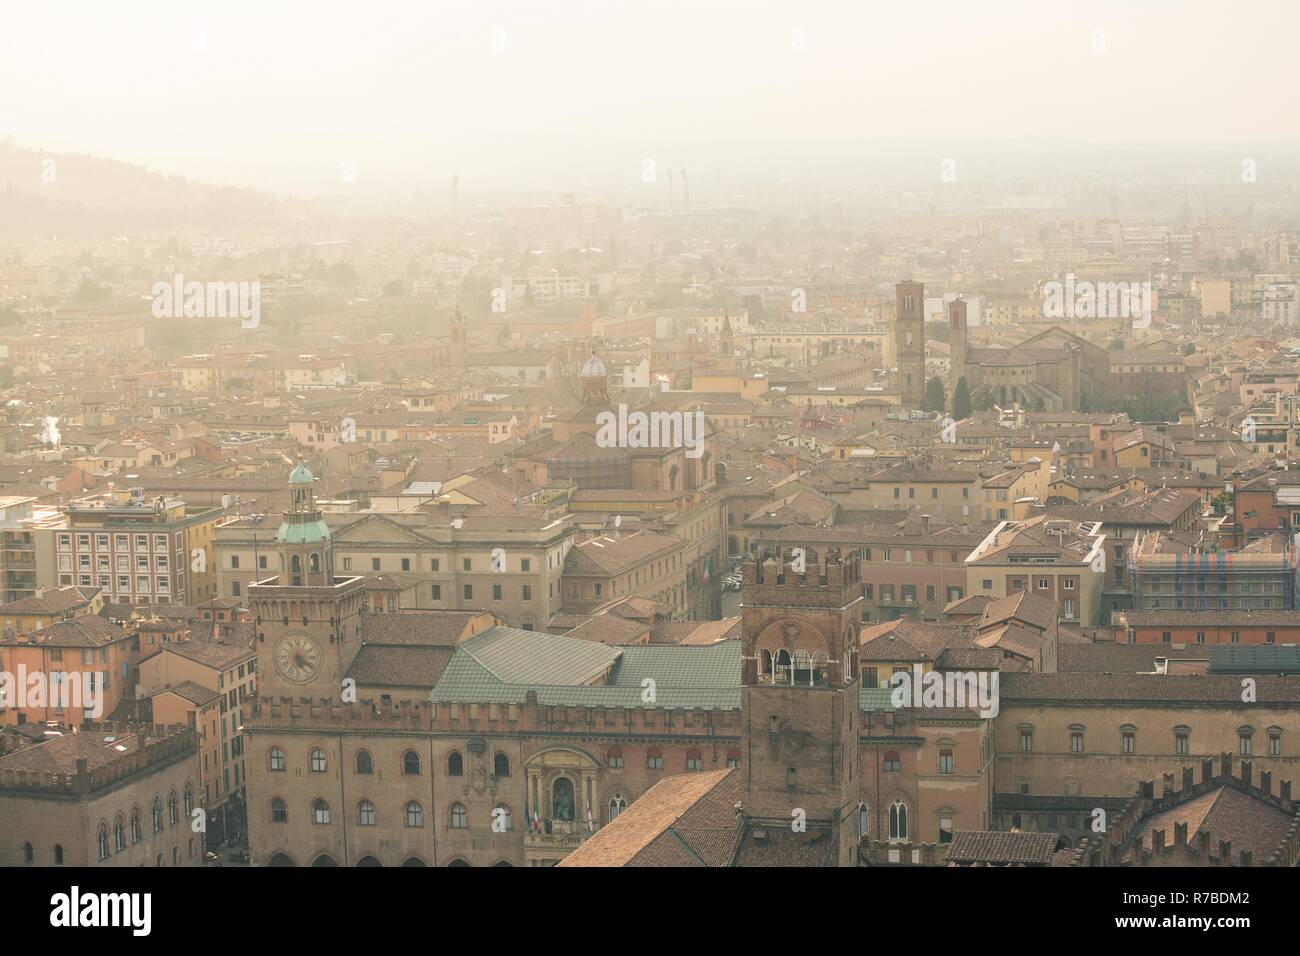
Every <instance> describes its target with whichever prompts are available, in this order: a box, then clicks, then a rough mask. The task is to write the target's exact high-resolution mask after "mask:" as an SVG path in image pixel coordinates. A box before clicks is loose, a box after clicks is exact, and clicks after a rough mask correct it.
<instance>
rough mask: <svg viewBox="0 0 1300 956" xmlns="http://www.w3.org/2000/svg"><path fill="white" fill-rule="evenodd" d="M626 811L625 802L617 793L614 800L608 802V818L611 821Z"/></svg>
mask: <svg viewBox="0 0 1300 956" xmlns="http://www.w3.org/2000/svg"><path fill="white" fill-rule="evenodd" d="M626 809H627V801H626V800H624V799H623V795H622V794H619V793H616V794H614V799H612V800H610V801H609V818H610V819H611V820H613V819H614V818H615V817H616V816H618V815H619V814H620V813H622V812H623V811H624V810H626Z"/></svg>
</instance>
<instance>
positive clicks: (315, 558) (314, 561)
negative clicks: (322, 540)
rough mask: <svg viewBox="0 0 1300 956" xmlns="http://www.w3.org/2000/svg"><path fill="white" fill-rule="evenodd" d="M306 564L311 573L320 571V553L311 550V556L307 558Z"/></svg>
mask: <svg viewBox="0 0 1300 956" xmlns="http://www.w3.org/2000/svg"><path fill="white" fill-rule="evenodd" d="M307 566H308V568H310V569H311V572H312V573H313V574H315V573H317V572H319V571H320V555H319V554H317V553H316V552H315V551H313V552H312V553H311V557H310V558H308V559H307Z"/></svg>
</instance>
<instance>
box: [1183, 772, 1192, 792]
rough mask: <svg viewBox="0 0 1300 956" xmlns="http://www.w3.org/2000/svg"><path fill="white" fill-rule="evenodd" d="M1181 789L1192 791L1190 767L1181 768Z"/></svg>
mask: <svg viewBox="0 0 1300 956" xmlns="http://www.w3.org/2000/svg"><path fill="white" fill-rule="evenodd" d="M1183 789H1184V790H1190V789H1192V768H1191V767H1184V768H1183Z"/></svg>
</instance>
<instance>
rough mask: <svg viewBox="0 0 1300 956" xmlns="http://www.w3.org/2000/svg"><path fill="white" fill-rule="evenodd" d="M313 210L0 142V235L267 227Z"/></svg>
mask: <svg viewBox="0 0 1300 956" xmlns="http://www.w3.org/2000/svg"><path fill="white" fill-rule="evenodd" d="M51 180H52V181H51ZM310 211H311V207H310V206H308V205H307V204H305V203H301V202H297V201H288V202H286V201H283V200H281V199H280V198H279V197H276V196H272V195H269V194H267V193H260V192H256V191H254V190H251V189H235V188H228V187H221V186H210V185H207V184H205V183H200V182H195V181H193V180H189V179H185V178H183V177H180V176H167V175H164V174H162V173H157V172H151V171H149V170H147V169H145V168H144V167H142V166H133V165H131V164H130V163H123V162H118V161H117V160H112V159H101V158H99V157H95V156H77V155H72V154H68V153H48V152H38V151H35V150H29V149H20V148H19V147H16V146H13V145H11V144H8V143H3V142H0V240H5V239H21V238H28V237H31V236H41V235H50V234H53V233H58V234H62V235H79V236H85V237H86V238H94V237H102V236H108V235H115V234H120V233H128V232H137V231H152V230H156V229H178V228H195V229H199V230H202V231H204V232H219V231H222V230H224V229H233V228H236V227H240V226H255V225H258V226H260V225H272V224H275V223H278V222H284V221H286V220H288V219H297V218H300V217H301V216H302V215H304V214H308V213H310Z"/></svg>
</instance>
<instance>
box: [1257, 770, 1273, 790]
mask: <svg viewBox="0 0 1300 956" xmlns="http://www.w3.org/2000/svg"><path fill="white" fill-rule="evenodd" d="M1259 789H1261V790H1263V791H1264V792H1265V793H1268V794H1271V793H1272V792H1273V772H1272V771H1271V770H1261V771H1260V772H1259Z"/></svg>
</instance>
